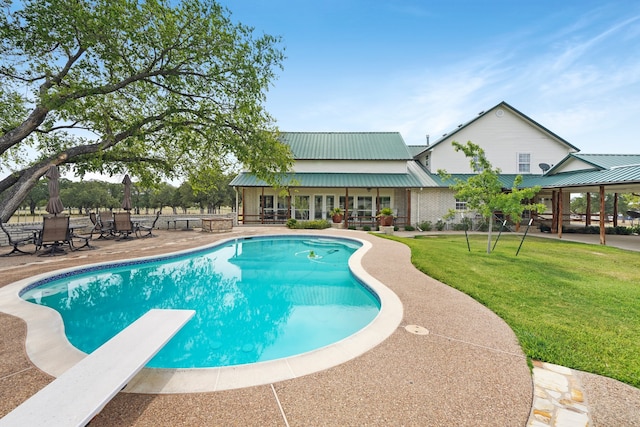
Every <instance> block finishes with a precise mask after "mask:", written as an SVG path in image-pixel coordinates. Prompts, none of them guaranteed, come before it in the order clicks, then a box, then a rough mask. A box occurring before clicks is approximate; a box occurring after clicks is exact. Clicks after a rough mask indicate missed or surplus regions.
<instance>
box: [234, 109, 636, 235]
mask: <svg viewBox="0 0 640 427" xmlns="http://www.w3.org/2000/svg"><path fill="white" fill-rule="evenodd" d="M281 140H282V141H283V142H284V143H286V144H288V145H289V146H290V148H291V151H292V153H293V157H294V160H295V163H294V165H293V168H292V171H291V172H290V173H289V174H287V175H286V176H285V177H284V182H286V183H287V185H285V186H283V187H282V188H273V187H271V186H270V185H268V184H267V183H266V182H263V181H261V180H259V179H257V178H256V177H255V176H254V175H252V174H251V172H250V171H244V172H242V173H240V174H239V175H238V176H237V177H236V178H235V179H234V180H233V181H232V182H231V185H232V186H234V187H235V188H236V191H237V192H239V195H241V199H242V208H241V211H240V214H241V215H242V222H243V223H245V224H246V223H263V224H264V223H284V222H286V220H287V219H288V218H296V219H301V220H306V219H320V218H329V217H330V214H329V211H330V210H331V209H332V208H333V207H335V206H339V207H341V208H343V209H344V210H345V211H346V219H345V226H351V225H353V226H356V227H359V226H364V225H375V215H376V213H377V212H379V211H380V209H382V208H384V207H390V208H391V209H393V210H394V213H395V215H396V220H395V224H396V225H398V226H402V225H415V224H419V223H421V222H423V221H432V222H436V221H437V220H438V219H441V218H443V217H444V216H447V214H449V213H450V212H452V211H454V212H456V213H457V214H456V218H454V219H453V221H459V220H460V217H461V216H462V215H463V214H467V215H468V213H467V212H466V206H465V204H464V202H462V201H459V200H456V199H455V195H454V192H453V191H452V190H451V189H450V188H449V186H450V185H451V182H450V181H444V180H443V179H442V178H441V176H440V175H438V171H439V170H446V171H447V173H449V174H451V175H452V176H453V177H458V178H461V179H464V178H465V177H467V176H469V174H471V173H473V171H472V169H471V166H470V164H469V159H467V158H466V157H465V156H464V155H463V154H462V153H460V152H456V151H455V150H454V149H453V147H452V144H451V142H452V141H458V142H461V143H465V142H467V141H472V142H473V143H474V144H477V145H479V146H481V147H482V148H483V149H484V150H485V153H486V155H487V158H488V159H489V161H490V162H491V163H492V165H493V166H494V167H496V168H499V169H500V170H501V179H502V181H503V183H504V187H505V188H506V189H509V188H511V187H512V184H513V181H514V178H515V177H516V176H517V175H522V176H523V178H524V180H523V184H522V185H523V186H533V185H540V186H541V187H542V191H541V192H540V193H539V194H538V201H540V202H543V203H545V204H546V205H547V206H548V211H549V214H550V215H553V217H554V221H555V223H556V226H557V224H558V221H559V218H561V219H562V220H563V221H568V219H569V202H570V194H571V192H573V193H577V192H594V191H603V188H604V186H606V187H607V189H608V190H609V191H614V192H631V191H636V192H638V191H640V156H632V155H587V154H580V153H578V152H579V151H580V150H579V149H578V148H577V147H575V146H574V145H572V144H570V143H569V142H567V141H566V140H564V139H563V138H561V137H560V136H558V135H556V134H555V133H553V132H552V131H550V130H549V129H547V128H545V127H544V126H542V125H541V124H539V123H537V122H536V121H534V120H533V119H531V118H530V117H527V116H526V115H525V114H523V113H521V112H520V111H518V110H517V109H515V108H513V107H512V106H510V105H509V104H507V103H506V102H501V103H499V104H498V105H496V106H494V107H493V108H491V109H489V110H486V111H482V112H480V113H479V114H478V115H477V116H476V117H474V118H473V119H472V120H470V121H469V122H467V123H464V124H460V125H459V126H458V127H457V128H456V129H454V130H453V131H452V132H449V133H447V134H444V135H442V136H441V137H440V138H438V139H437V140H435V141H434V142H433V143H430V142H429V138H427V144H426V145H421V146H407V145H406V143H405V142H404V140H403V138H402V136H401V135H400V134H399V133H397V132H284V133H282V135H281ZM563 190H564V191H563Z"/></svg>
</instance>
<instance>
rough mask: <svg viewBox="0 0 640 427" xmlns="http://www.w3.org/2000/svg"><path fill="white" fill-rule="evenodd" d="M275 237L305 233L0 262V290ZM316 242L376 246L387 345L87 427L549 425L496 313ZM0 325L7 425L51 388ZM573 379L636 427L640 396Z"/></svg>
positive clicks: (392, 248)
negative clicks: (391, 312) (388, 294)
mask: <svg viewBox="0 0 640 427" xmlns="http://www.w3.org/2000/svg"><path fill="white" fill-rule="evenodd" d="M272 233H302V234H309V231H301V232H299V231H290V230H287V229H286V228H283V227H248V226H247V227H238V228H235V229H234V231H233V232H232V233H227V234H224V235H214V234H208V233H200V232H183V231H160V232H159V233H158V234H159V237H157V238H153V239H138V240H131V241H126V242H114V241H96V242H95V244H96V246H98V249H96V250H94V251H81V252H75V253H72V254H69V255H66V256H64V257H55V258H37V257H33V256H20V257H11V258H0V271H2V275H1V277H0V286H4V285H6V284H8V283H12V282H14V281H16V280H18V279H21V278H25V277H31V276H33V275H36V274H39V273H43V272H48V271H53V270H55V269H59V268H64V267H69V266H75V265H82V264H88V263H93V262H102V261H110V260H119V259H130V258H134V257H137V256H148V255H155V254H160V253H166V252H172V251H176V250H181V249H187V248H193V247H198V246H201V245H205V244H209V243H212V242H214V241H216V240H219V239H222V238H229V237H240V236H244V235H255V234H272ZM315 233H317V234H321V235H323V234H324V235H329V234H334V235H342V236H356V237H358V238H361V239H366V240H369V241H371V242H372V244H373V248H372V249H371V250H370V251H369V252H368V253H367V254H366V255H365V256H364V258H363V266H364V268H365V269H366V270H367V271H368V272H369V273H370V274H371V275H373V276H374V277H376V278H377V279H378V280H380V281H381V282H382V283H384V284H385V285H387V286H388V287H389V288H391V289H392V290H393V291H394V292H395V293H396V294H397V295H398V296H399V298H400V299H401V301H402V303H403V306H404V319H403V321H402V323H401V325H400V327H398V329H397V330H396V332H394V333H393V334H392V335H391V336H390V337H389V338H388V339H387V340H386V341H384V342H383V343H381V344H380V345H378V346H377V347H375V348H374V349H372V350H370V351H369V352H367V353H365V354H363V355H362V356H360V357H357V358H355V359H352V360H350V361H348V362H346V363H343V364H341V365H339V366H335V367H333V368H331V369H328V370H326V371H322V372H318V373H315V374H311V375H308V376H305V377H300V378H296V379H293V380H288V381H282V382H279V383H273V384H269V385H265V386H256V387H250V388H244V389H238V390H229V391H222V392H213V393H192V394H172V395H150V394H134V393H122V392H121V393H119V394H118V395H117V396H116V397H115V398H114V399H113V400H112V401H111V403H109V404H108V405H107V406H106V407H105V409H104V410H103V411H102V412H101V413H100V414H99V415H98V416H97V417H96V418H95V419H94V420H93V421H92V423H91V425H92V426H123V425H138V426H151V425H153V426H158V425H225V426H226V425H243V426H253V425H255V426H265V425H270V426H272V425H273V426H309V425H322V426H325V425H328V426H362V425H381V426H382V425H384V426H387V425H406V426H448V425H455V426H525V425H527V424H528V423H529V424H530V425H535V426H538V425H553V424H548V423H547V424H531V423H532V420H533V421H536V422H544V420H540V419H538V418H534V419H532V416H534V415H535V414H534V413H533V410H532V408H533V407H534V381H533V380H532V375H531V372H530V370H529V367H528V366H527V363H526V358H525V357H524V355H523V353H522V350H521V349H520V347H519V346H518V343H517V341H516V338H515V335H514V334H513V332H512V331H511V330H510V329H509V327H508V326H507V325H506V324H505V323H504V322H503V321H502V320H501V319H500V318H498V317H497V316H496V315H495V314H494V313H492V312H491V311H489V310H487V309H486V308H485V307H484V306H482V305H481V304H479V303H477V302H476V301H474V300H472V299H471V298H469V297H468V296H466V295H464V294H462V293H460V292H458V291H455V290H453V289H451V288H449V287H448V286H445V285H443V284H442V283H440V282H437V281H435V280H433V279H431V278H429V277H427V276H425V275H424V274H422V273H420V272H419V271H417V270H416V269H415V268H414V267H413V266H412V265H411V262H410V251H409V249H408V248H407V247H406V246H404V245H402V244H400V243H397V242H393V241H389V240H386V239H380V238H379V237H377V236H373V235H369V234H366V233H363V232H359V231H350V230H323V231H317V232H314V234H315ZM596 237H597V236H596ZM0 324H1V325H2V327H1V328H0V342H2V347H1V348H0V416H3V415H5V414H6V413H8V412H9V411H10V410H11V409H13V408H15V407H16V406H18V405H19V404H20V403H21V402H22V401H24V400H26V399H27V398H28V397H29V396H31V395H33V394H34V393H35V392H36V391H37V390H39V389H41V388H43V387H44V386H45V385H46V384H48V383H49V382H51V380H52V378H51V377H49V376H48V375H46V374H44V373H43V372H41V371H39V370H38V369H37V368H36V367H35V366H34V365H33V364H32V363H31V362H30V360H29V359H28V358H27V357H26V354H25V351H24V342H25V324H24V322H23V321H22V320H20V319H17V318H15V317H12V316H9V315H6V314H4V313H0ZM543 368H544V369H545V371H546V370H552V369H549V368H550V367H548V366H547V367H543ZM554 369H555V368H554ZM560 370H561V371H562V369H560ZM570 373H571V375H572V376H575V377H576V378H577V379H578V380H580V389H581V390H582V391H583V398H584V399H583V400H584V404H585V406H586V407H587V408H588V414H589V416H590V417H591V420H592V422H593V424H594V425H598V426H634V425H640V421H639V420H640V412H639V411H640V410H639V409H638V408H640V390H638V389H635V388H633V387H629V386H626V385H624V384H621V383H619V382H617V381H613V380H610V379H607V378H602V377H597V376H594V375H590V374H584V373H581V372H577V371H570ZM561 375H567V372H564V373H562V372H561ZM556 380H557V377H556ZM547 384H551V385H552V386H553V384H554V383H553V381H551V382H547ZM554 396H555V395H554ZM560 400H562V399H560ZM537 415H541V414H537ZM556 419H558V418H556ZM559 419H560V420H561V421H562V419H563V418H562V417H560V418H559ZM565 425H580V424H565Z"/></svg>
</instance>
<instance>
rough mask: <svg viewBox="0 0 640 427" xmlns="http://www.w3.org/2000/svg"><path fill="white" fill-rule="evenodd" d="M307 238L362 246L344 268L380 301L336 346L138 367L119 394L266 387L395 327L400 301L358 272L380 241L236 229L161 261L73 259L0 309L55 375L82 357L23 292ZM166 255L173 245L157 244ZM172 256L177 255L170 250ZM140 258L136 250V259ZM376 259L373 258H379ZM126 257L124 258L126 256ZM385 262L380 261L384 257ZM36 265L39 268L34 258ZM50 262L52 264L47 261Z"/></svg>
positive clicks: (38, 362) (320, 366)
mask: <svg viewBox="0 0 640 427" xmlns="http://www.w3.org/2000/svg"><path fill="white" fill-rule="evenodd" d="M291 234H295V235H309V236H310V237H336V238H339V239H346V240H347V241H352V242H358V243H360V244H361V245H362V246H361V247H360V248H359V249H357V250H356V251H355V252H354V253H353V255H351V257H350V258H349V270H350V271H351V273H352V274H353V275H354V276H355V277H356V278H357V279H358V280H359V281H360V282H361V283H365V284H366V286H368V287H369V288H370V289H372V290H373V291H374V292H375V294H376V295H377V296H378V300H379V301H380V311H379V313H378V315H377V316H376V317H375V318H374V319H373V320H372V321H371V322H370V323H369V324H368V325H366V326H365V327H364V328H362V329H360V330H359V331H357V332H355V333H354V334H352V335H350V336H348V337H347V338H345V339H342V340H340V341H338V342H336V343H334V344H330V345H327V346H324V347H321V348H319V349H317V350H312V351H309V352H306V353H303V354H299V355H296V356H290V357H285V358H280V359H274V360H270V361H264V362H256V363H250V364H244V365H234V366H223V367H219V368H189V369H158V368H144V369H143V370H142V371H141V372H140V373H139V374H138V375H136V377H135V378H134V379H133V380H132V381H131V382H129V384H128V385H127V387H126V388H125V389H124V390H123V391H124V392H132V393H153V394H158V393H160V394H163V393H165V394H166V393H191V392H212V391H220V390H231V389H238V388H242V387H251V386H257V385H262V384H270V383H274V382H278V381H284V380H288V379H294V378H297V377H300V376H304V375H308V374H312V373H314V372H319V371H322V370H325V369H329V368H331V367H334V366H336V365H339V364H341V363H345V362H347V361H349V360H351V359H353V358H355V357H358V356H360V355H362V354H363V353H365V352H367V351H369V350H371V349H372V348H374V347H375V346H377V345H378V344H380V343H381V342H383V341H384V340H386V339H387V338H388V337H389V336H390V335H391V334H392V333H394V332H395V331H396V330H397V328H398V326H399V325H400V323H401V321H402V318H403V308H402V302H401V301H400V299H399V298H398V296H397V295H396V294H395V293H394V292H393V291H391V290H390V289H389V288H388V287H387V286H385V284H384V283H382V282H380V281H379V280H378V279H377V278H376V277H374V276H372V275H371V274H370V273H369V272H368V271H367V270H366V269H365V268H364V267H363V259H364V257H365V255H366V254H368V253H369V252H370V251H371V250H372V249H373V248H374V245H373V244H372V242H375V241H376V240H377V239H378V238H377V237H373V236H368V235H367V234H366V233H362V232H355V231H354V232H351V231H349V230H322V231H318V232H314V231H310V232H309V231H308V230H307V232H306V233H304V234H302V233H300V232H298V231H289V230H286V229H285V230H279V231H278V233H277V234H272V233H270V230H268V229H265V230H263V229H252V228H248V229H247V230H238V231H235V232H234V234H233V236H231V237H229V238H224V237H223V236H208V237H210V238H214V239H216V243H214V244H210V245H207V246H202V247H200V248H196V249H189V250H185V251H181V252H172V253H166V255H164V256H152V257H140V258H136V259H133V260H131V259H130V257H131V255H130V253H128V252H123V253H122V254H121V255H119V257H120V258H121V259H124V261H109V262H104V263H100V264H89V263H87V262H86V261H87V260H88V259H90V258H89V257H87V254H89V255H90V254H91V253H90V252H89V253H85V254H83V257H86V258H84V259H85V261H84V264H87V265H82V264H83V261H82V259H81V258H79V259H78V264H79V265H78V266H77V267H72V268H66V269H60V270H57V271H53V272H48V273H42V274H39V275H36V276H32V277H28V278H24V279H21V280H19V281H16V282H14V283H12V284H9V285H6V286H4V287H1V288H0V311H2V312H4V313H7V314H10V315H13V316H16V317H18V318H20V319H23V320H24V322H25V323H26V325H27V329H26V341H25V351H26V353H27V356H28V357H29V359H30V360H31V362H32V363H33V364H34V365H35V366H37V367H38V368H39V369H40V370H42V371H43V372H46V373H47V374H49V375H51V376H53V377H58V376H60V375H61V374H62V373H64V372H65V371H67V370H68V369H69V368H71V367H72V366H73V365H75V364H76V363H78V362H79V361H80V360H82V359H83V358H84V357H85V356H86V353H84V352H81V351H80V350H78V349H77V348H75V347H73V346H72V345H71V344H70V343H69V340H68V339H67V337H66V335H65V334H64V325H63V323H62V317H61V316H60V314H59V313H58V312H57V311H55V310H53V309H51V308H48V307H45V306H41V305H36V304H33V303H30V302H26V301H25V300H23V299H22V298H21V297H20V294H21V293H23V292H24V291H25V289H31V288H33V287H35V286H37V285H38V284H42V283H44V282H46V281H50V280H51V279H52V278H53V277H62V276H65V275H66V276H69V275H76V274H82V273H84V272H86V271H88V270H95V269H99V268H113V267H117V266H121V265H124V264H130V263H144V262H147V261H155V260H158V259H166V258H177V257H180V256H182V255H185V254H190V253H193V252H198V251H199V250H207V249H209V248H210V247H213V246H218V245H221V244H225V243H227V242H230V241H234V240H235V238H236V237H251V236H260V237H281V236H288V235H291ZM158 245H159V247H164V248H166V251H167V252H168V251H169V250H171V248H172V247H173V245H172V244H171V242H165V243H162V242H160V243H158ZM174 251H175V250H174ZM142 253H144V252H141V254H142ZM380 256H381V255H376V257H377V258H380ZM125 257H128V258H125ZM383 257H384V256H382V259H383ZM36 262H41V260H37V261H36ZM51 262H55V260H51Z"/></svg>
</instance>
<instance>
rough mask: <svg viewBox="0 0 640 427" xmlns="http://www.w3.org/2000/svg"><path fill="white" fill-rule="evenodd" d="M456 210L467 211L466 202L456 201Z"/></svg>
mask: <svg viewBox="0 0 640 427" xmlns="http://www.w3.org/2000/svg"><path fill="white" fill-rule="evenodd" d="M456 210H457V211H466V210H467V202H465V201H464V200H458V199H456Z"/></svg>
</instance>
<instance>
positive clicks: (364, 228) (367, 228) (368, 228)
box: [362, 225, 371, 231]
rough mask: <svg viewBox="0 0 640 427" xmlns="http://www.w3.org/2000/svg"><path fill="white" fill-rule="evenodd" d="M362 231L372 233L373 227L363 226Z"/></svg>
mask: <svg viewBox="0 0 640 427" xmlns="http://www.w3.org/2000/svg"><path fill="white" fill-rule="evenodd" d="M362 231H371V226H369V225H363V226H362Z"/></svg>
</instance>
